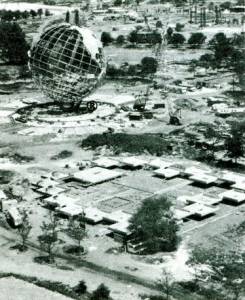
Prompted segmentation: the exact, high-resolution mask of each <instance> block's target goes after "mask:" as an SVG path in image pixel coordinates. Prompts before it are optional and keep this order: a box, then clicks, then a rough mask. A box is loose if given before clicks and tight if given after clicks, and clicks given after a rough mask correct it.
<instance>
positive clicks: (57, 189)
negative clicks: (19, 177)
mask: <svg viewBox="0 0 245 300" xmlns="http://www.w3.org/2000/svg"><path fill="white" fill-rule="evenodd" d="M64 190H65V189H63V188H61V187H58V186H52V187H42V188H40V189H38V192H41V193H46V194H49V195H53V196H55V195H58V194H60V193H62V192H64Z"/></svg>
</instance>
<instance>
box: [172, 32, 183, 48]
mask: <svg viewBox="0 0 245 300" xmlns="http://www.w3.org/2000/svg"><path fill="white" fill-rule="evenodd" d="M184 42H185V37H184V36H183V35H182V34H180V33H174V34H173V35H172V36H171V38H170V40H169V43H170V44H173V45H175V46H176V47H178V46H179V45H182V44H184Z"/></svg>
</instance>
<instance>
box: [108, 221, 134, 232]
mask: <svg viewBox="0 0 245 300" xmlns="http://www.w3.org/2000/svg"><path fill="white" fill-rule="evenodd" d="M128 226H129V222H128V221H124V222H119V223H115V224H112V225H110V226H109V227H108V229H109V230H111V231H113V232H117V233H120V234H124V235H130V233H131V232H130V231H129V230H128Z"/></svg>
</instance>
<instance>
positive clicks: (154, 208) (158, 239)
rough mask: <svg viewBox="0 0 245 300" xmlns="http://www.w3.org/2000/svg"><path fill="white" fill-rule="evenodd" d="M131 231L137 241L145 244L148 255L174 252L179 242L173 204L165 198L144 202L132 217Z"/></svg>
mask: <svg viewBox="0 0 245 300" xmlns="http://www.w3.org/2000/svg"><path fill="white" fill-rule="evenodd" d="M129 230H130V231H131V232H132V233H133V235H134V237H135V239H136V240H139V241H141V242H143V243H144V247H145V249H146V250H145V252H146V253H156V252H159V251H173V250H175V249H176V248H177V245H178V242H179V238H178V236H177V231H178V226H177V224H176V222H175V220H174V218H173V215H172V212H171V203H170V202H169V201H168V200H167V199H166V198H165V197H160V198H151V199H146V200H145V201H143V203H142V205H141V207H140V208H139V209H138V210H137V212H136V213H135V214H134V215H133V216H132V219H131V222H130V225H129Z"/></svg>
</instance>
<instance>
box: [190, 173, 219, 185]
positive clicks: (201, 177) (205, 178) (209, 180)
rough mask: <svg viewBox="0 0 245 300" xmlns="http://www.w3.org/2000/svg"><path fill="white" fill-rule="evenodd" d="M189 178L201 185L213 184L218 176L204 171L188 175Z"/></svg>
mask: <svg viewBox="0 0 245 300" xmlns="http://www.w3.org/2000/svg"><path fill="white" fill-rule="evenodd" d="M189 179H190V180H192V181H194V182H195V183H199V184H201V185H211V184H214V183H215V182H216V181H217V180H218V178H217V177H216V176H213V175H208V174H205V173H200V174H195V175H192V176H190V177H189Z"/></svg>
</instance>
